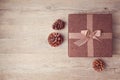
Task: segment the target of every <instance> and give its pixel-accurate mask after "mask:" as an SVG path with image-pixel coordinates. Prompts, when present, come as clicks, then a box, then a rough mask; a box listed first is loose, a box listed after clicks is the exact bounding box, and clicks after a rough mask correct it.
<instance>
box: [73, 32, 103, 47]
mask: <svg viewBox="0 0 120 80" xmlns="http://www.w3.org/2000/svg"><path fill="white" fill-rule="evenodd" d="M80 36H81V38H80V39H79V40H77V41H75V42H74V44H76V45H78V46H82V45H83V44H85V43H87V42H88V41H89V40H90V39H95V40H97V41H100V39H99V37H100V36H101V30H95V31H94V32H91V31H90V30H82V31H81V32H80Z"/></svg>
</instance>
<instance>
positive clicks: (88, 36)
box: [69, 15, 112, 56]
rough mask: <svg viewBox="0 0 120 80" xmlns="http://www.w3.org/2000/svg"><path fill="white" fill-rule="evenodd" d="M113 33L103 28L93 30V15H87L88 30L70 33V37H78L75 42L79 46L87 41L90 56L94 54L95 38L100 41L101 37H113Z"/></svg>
mask: <svg viewBox="0 0 120 80" xmlns="http://www.w3.org/2000/svg"><path fill="white" fill-rule="evenodd" d="M111 38H112V33H102V32H101V30H95V31H93V15H87V30H81V32H80V33H69V39H78V40H77V41H75V42H74V44H75V45H77V46H79V47H80V46H82V45H84V44H85V43H87V45H88V56H94V46H93V39H95V40H97V41H100V42H101V39H111Z"/></svg>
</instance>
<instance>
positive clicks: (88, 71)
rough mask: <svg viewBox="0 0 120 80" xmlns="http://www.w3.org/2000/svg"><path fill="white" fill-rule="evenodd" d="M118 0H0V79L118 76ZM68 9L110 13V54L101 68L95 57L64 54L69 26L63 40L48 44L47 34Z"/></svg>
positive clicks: (103, 79)
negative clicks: (98, 69) (94, 65)
mask: <svg viewBox="0 0 120 80" xmlns="http://www.w3.org/2000/svg"><path fill="white" fill-rule="evenodd" d="M119 4H120V0H0V80H88V79H89V80H120V5H119ZM71 13H112V14H113V36H114V39H113V53H114V54H113V57H112V58H102V59H103V60H104V61H105V62H106V65H107V67H106V69H105V71H103V72H101V73H98V72H96V71H94V70H93V69H92V61H93V60H94V59H95V58H70V57H68V38H67V37H68V36H67V35H68V25H67V24H66V27H65V29H64V30H61V31H58V32H60V33H62V34H63V35H64V38H65V41H64V43H63V44H62V45H61V46H59V47H57V48H52V47H50V46H49V45H48V42H47V37H48V35H49V34H50V33H51V32H54V30H53V29H52V28H51V26H52V24H53V22H54V21H55V20H56V19H58V18H60V19H63V20H64V21H66V23H67V22H68V14H71Z"/></svg>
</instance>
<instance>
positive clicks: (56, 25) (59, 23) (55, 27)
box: [52, 19, 65, 30]
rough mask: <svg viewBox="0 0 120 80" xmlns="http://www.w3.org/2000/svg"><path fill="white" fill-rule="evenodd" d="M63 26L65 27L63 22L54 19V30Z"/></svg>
mask: <svg viewBox="0 0 120 80" xmlns="http://www.w3.org/2000/svg"><path fill="white" fill-rule="evenodd" d="M64 27H65V22H64V21H62V20H60V19H58V20H57V21H55V23H54V24H53V26H52V28H53V29H55V30H60V29H63V28H64Z"/></svg>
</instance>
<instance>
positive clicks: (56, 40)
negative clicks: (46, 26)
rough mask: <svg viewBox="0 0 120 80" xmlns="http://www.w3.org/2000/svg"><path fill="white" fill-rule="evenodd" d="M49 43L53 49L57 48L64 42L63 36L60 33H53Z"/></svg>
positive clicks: (49, 37)
mask: <svg viewBox="0 0 120 80" xmlns="http://www.w3.org/2000/svg"><path fill="white" fill-rule="evenodd" d="M48 42H49V44H50V45H51V46H52V47H57V46H59V45H60V44H62V42H63V36H62V35H61V34H60V33H56V32H53V33H51V34H50V35H49V36H48Z"/></svg>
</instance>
